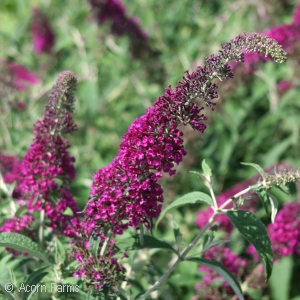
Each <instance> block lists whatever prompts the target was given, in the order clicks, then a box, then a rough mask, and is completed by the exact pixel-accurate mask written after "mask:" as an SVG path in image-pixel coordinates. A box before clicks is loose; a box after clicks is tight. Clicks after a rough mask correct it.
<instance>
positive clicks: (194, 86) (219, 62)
mask: <svg viewBox="0 0 300 300" xmlns="http://www.w3.org/2000/svg"><path fill="white" fill-rule="evenodd" d="M243 49H246V50H247V51H263V52H264V53H265V55H271V56H273V57H274V58H275V60H276V61H279V62H282V61H284V60H285V59H286V57H285V53H284V51H283V50H282V48H281V47H280V46H279V45H278V44H277V43H276V42H275V41H273V40H271V39H269V38H268V37H266V36H264V35H260V34H256V33H253V34H246V33H245V34H243V35H240V36H238V37H236V38H234V39H232V40H231V41H230V42H228V43H227V44H225V45H222V49H221V50H220V51H219V53H218V54H217V55H212V56H211V57H210V58H207V59H206V61H205V65H204V67H198V68H197V70H196V71H195V72H193V73H189V72H188V71H186V75H185V76H184V77H183V80H182V81H181V82H179V83H178V85H177V86H176V88H175V89H174V90H173V89H171V87H170V86H169V87H168V88H167V89H166V90H165V93H164V95H162V96H160V97H159V98H158V99H157V100H156V102H155V103H154V105H153V108H149V109H148V110H147V112H146V114H145V115H143V116H141V117H140V118H138V119H136V120H135V121H134V122H133V124H132V125H131V126H130V127H129V129H128V132H127V133H126V134H125V135H124V136H123V139H122V142H121V144H120V147H119V151H118V155H117V157H116V158H115V159H114V160H113V161H112V163H111V164H110V165H108V166H107V167H105V168H103V169H100V170H98V171H97V173H96V174H95V175H94V182H93V185H92V190H91V195H90V201H89V203H88V204H87V207H86V218H87V220H94V221H95V222H96V223H97V222H100V223H101V222H103V221H104V222H107V223H108V224H110V225H111V227H112V229H113V231H114V232H115V233H117V234H122V232H123V230H124V229H126V228H128V227H129V226H132V227H134V228H135V227H137V226H138V224H139V223H143V224H145V225H146V226H147V227H148V228H149V226H150V225H149V219H151V218H154V217H158V216H159V214H160V211H161V203H162V202H163V191H162V188H161V186H160V185H159V184H158V183H157V180H158V179H159V178H160V177H161V176H162V172H166V173H169V175H170V176H171V175H173V174H175V170H174V166H175V164H178V163H180V162H181V161H182V158H183V156H184V155H186V151H185V149H184V146H183V140H182V138H181V136H182V132H181V131H180V130H179V129H178V126H179V125H181V124H183V125H187V124H190V125H191V126H192V128H193V129H195V130H198V131H200V132H204V130H205V128H206V126H205V124H204V123H203V121H204V120H206V119H207V118H206V117H205V116H204V115H203V114H201V111H202V110H203V107H202V108H199V107H198V103H197V102H195V101H194V100H195V99H197V98H200V99H202V100H203V101H204V103H205V104H206V105H207V106H209V107H211V108H212V109H213V106H214V105H215V103H214V102H213V100H214V99H216V98H217V97H218V94H217V86H216V85H215V84H213V83H212V80H213V79H215V78H218V79H220V80H226V79H228V78H231V77H233V73H232V71H231V69H230V67H229V66H228V62H229V61H230V60H235V61H242V60H243V54H242V50H243ZM87 224H88V222H87ZM87 229H88V228H87Z"/></svg>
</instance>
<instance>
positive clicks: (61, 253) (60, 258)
mask: <svg viewBox="0 0 300 300" xmlns="http://www.w3.org/2000/svg"><path fill="white" fill-rule="evenodd" d="M55 244H56V247H55V261H56V263H57V264H59V263H61V262H64V261H65V259H66V249H65V247H64V245H63V244H62V243H61V241H60V240H59V239H58V238H55Z"/></svg>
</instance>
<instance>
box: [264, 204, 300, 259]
mask: <svg viewBox="0 0 300 300" xmlns="http://www.w3.org/2000/svg"><path fill="white" fill-rule="evenodd" d="M267 229H268V233H269V235H270V239H271V242H272V246H273V251H274V255H275V257H277V258H279V257H282V256H289V255H292V254H296V255H300V202H289V203H285V204H284V205H283V208H282V209H281V210H280V211H279V213H278V214H277V216H276V219H275V222H274V224H270V225H268V227H267Z"/></svg>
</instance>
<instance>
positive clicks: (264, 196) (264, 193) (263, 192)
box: [251, 186, 270, 215]
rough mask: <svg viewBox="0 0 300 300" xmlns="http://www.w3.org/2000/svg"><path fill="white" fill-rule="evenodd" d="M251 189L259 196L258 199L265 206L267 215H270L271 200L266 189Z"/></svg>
mask: <svg viewBox="0 0 300 300" xmlns="http://www.w3.org/2000/svg"><path fill="white" fill-rule="evenodd" d="M251 189H252V191H254V192H255V193H256V194H257V195H258V197H259V199H260V201H261V202H262V205H263V207H264V209H265V211H266V213H267V214H268V215H270V209H269V206H270V200H269V196H268V194H267V191H266V189H265V188H264V187H263V186H258V187H257V186H252V187H251Z"/></svg>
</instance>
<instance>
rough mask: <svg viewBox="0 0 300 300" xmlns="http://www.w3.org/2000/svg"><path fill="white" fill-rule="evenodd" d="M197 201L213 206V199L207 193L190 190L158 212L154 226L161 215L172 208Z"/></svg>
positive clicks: (161, 217) (160, 218)
mask: <svg viewBox="0 0 300 300" xmlns="http://www.w3.org/2000/svg"><path fill="white" fill-rule="evenodd" d="M197 202H203V203H206V204H208V205H210V206H213V201H212V199H211V197H210V196H208V195H207V194H204V193H202V192H191V193H188V194H186V195H184V196H183V197H181V198H179V199H177V200H175V201H174V202H172V203H171V204H170V205H169V206H167V207H166V208H165V209H164V210H163V211H162V212H161V214H160V216H159V218H158V219H157V221H156V224H155V227H156V228H157V225H158V223H159V222H160V221H161V220H162V219H163V217H164V216H165V215H166V213H167V212H168V211H170V210H171V209H174V208H178V207H180V206H183V205H186V204H195V203H197Z"/></svg>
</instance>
